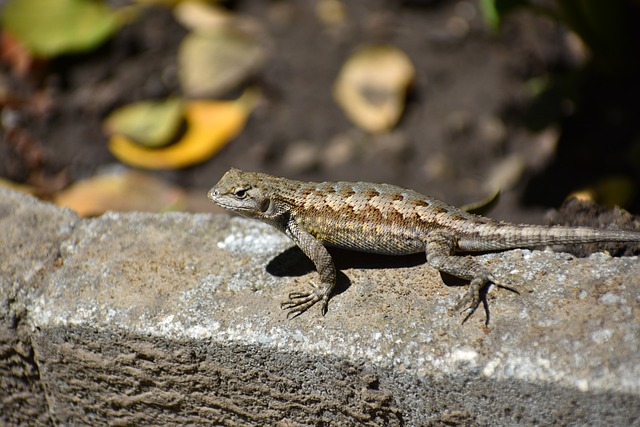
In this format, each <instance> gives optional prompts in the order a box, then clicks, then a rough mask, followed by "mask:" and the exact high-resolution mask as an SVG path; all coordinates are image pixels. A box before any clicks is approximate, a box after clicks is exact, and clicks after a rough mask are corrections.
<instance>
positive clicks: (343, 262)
mask: <svg viewBox="0 0 640 427" xmlns="http://www.w3.org/2000/svg"><path fill="white" fill-rule="evenodd" d="M327 250H328V251H329V254H330V255H331V258H332V259H333V262H334V265H335V267H336V270H337V271H336V274H337V277H336V287H335V288H334V290H333V292H332V293H331V296H332V297H335V296H336V295H339V294H341V293H343V292H345V291H346V290H347V289H349V287H351V280H350V279H349V277H348V276H347V275H345V274H344V273H342V271H341V270H343V269H349V268H360V269H385V268H406V267H416V266H418V265H422V264H425V263H426V262H427V260H426V258H425V255H424V254H423V253H418V254H412V255H381V254H372V253H367V252H360V251H353V250H349V249H340V248H332V247H327ZM266 270H267V273H269V274H271V275H273V276H277V277H300V276H304V275H305V274H308V273H311V272H314V271H316V268H315V265H314V264H313V262H312V261H311V260H310V259H309V258H308V257H307V256H306V255H305V254H304V253H303V252H302V250H301V249H300V248H299V247H297V246H292V247H290V248H289V249H287V250H285V251H283V252H281V253H280V254H278V255H276V256H275V257H274V258H273V259H272V260H271V261H270V262H269V263H268V264H267V267H266ZM440 277H441V279H442V281H443V283H444V284H445V285H446V286H448V287H463V286H468V285H469V281H468V280H465V279H461V278H459V277H456V276H452V275H450V274H447V273H444V272H440ZM505 288H506V289H509V290H512V291H513V289H512V288H509V287H505ZM487 289H488V287H486V286H485V287H483V288H482V289H481V290H480V301H481V303H482V305H483V308H484V311H485V315H486V324H488V323H489V319H490V317H491V316H490V311H489V304H488V301H487ZM515 292H516V293H517V291H515ZM473 312H475V309H474V310H473V311H471V312H470V313H468V314H467V315H465V316H464V319H463V323H464V322H466V321H467V320H468V319H469V317H470V316H471V315H472V314H473Z"/></svg>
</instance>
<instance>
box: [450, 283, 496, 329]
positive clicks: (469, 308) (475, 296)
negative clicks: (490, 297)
mask: <svg viewBox="0 0 640 427" xmlns="http://www.w3.org/2000/svg"><path fill="white" fill-rule="evenodd" d="M488 281H489V279H488V278H486V277H475V278H474V279H473V280H472V281H471V283H469V289H468V290H467V293H466V294H464V295H463V296H462V298H460V300H458V302H457V303H456V305H454V306H453V307H452V308H451V309H449V315H450V316H451V315H454V314H456V313H460V314H465V313H466V318H465V320H466V319H467V318H468V317H469V316H471V315H472V314H473V313H474V312H475V311H476V309H477V308H478V305H480V291H481V290H482V288H483V287H484V285H486V284H487V282H488Z"/></svg>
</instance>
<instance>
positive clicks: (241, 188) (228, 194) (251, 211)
mask: <svg viewBox="0 0 640 427" xmlns="http://www.w3.org/2000/svg"><path fill="white" fill-rule="evenodd" d="M265 177H268V175H264V174H261V173H256V172H244V171H241V170H240V169H236V168H231V169H230V170H229V171H228V172H227V173H225V174H224V175H223V176H222V178H221V179H220V181H219V182H218V183H217V184H216V185H214V186H213V188H212V189H211V190H209V193H208V195H207V196H208V197H209V199H210V200H211V201H212V202H213V203H215V204H216V205H218V206H221V207H223V208H225V209H228V210H230V211H233V212H236V213H239V214H240V215H243V216H246V217H250V218H258V219H266V218H268V217H269V216H270V214H272V213H273V212H271V211H272V210H273V203H272V202H271V199H270V198H269V196H268V194H267V192H266V190H265V188H264V186H263V185H261V184H262V182H263V181H264V179H265Z"/></svg>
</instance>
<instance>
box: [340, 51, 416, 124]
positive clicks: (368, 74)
mask: <svg viewBox="0 0 640 427" xmlns="http://www.w3.org/2000/svg"><path fill="white" fill-rule="evenodd" d="M414 76H415V69H414V67H413V64H412V63H411V60H410V59H409V57H408V56H407V55H406V54H405V53H404V52H402V51H401V50H399V49H397V48H395V47H394V46H390V45H374V46H367V47H364V48H362V49H360V50H358V51H357V52H356V53H354V54H353V55H352V56H351V57H350V58H349V59H348V60H347V62H346V63H345V64H344V65H343V66H342V69H341V70H340V74H339V75H338V79H337V81H336V84H335V87H334V97H335V98H336V100H337V102H338V104H339V105H340V107H342V109H343V110H344V111H345V113H346V114H347V116H348V117H349V119H350V120H351V121H352V122H353V123H355V124H356V125H357V126H358V127H360V128H361V129H363V130H365V131H367V132H371V133H384V132H387V131H389V130H390V129H392V128H393V127H394V126H395V125H396V124H397V123H398V120H399V119H400V116H401V115H402V111H403V110H404V105H405V100H406V92H407V88H408V87H409V85H410V84H411V82H412V81H413V79H414Z"/></svg>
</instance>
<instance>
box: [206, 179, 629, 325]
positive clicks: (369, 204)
mask: <svg viewBox="0 0 640 427" xmlns="http://www.w3.org/2000/svg"><path fill="white" fill-rule="evenodd" d="M208 196H209V199H211V201H213V202H214V203H216V204H217V205H220V206H222V207H223V208H226V209H229V210H231V211H234V212H237V213H239V214H241V215H243V216H246V217H249V218H254V219H258V220H261V221H263V222H266V223H267V224H269V225H271V226H273V227H275V228H277V229H278V230H280V231H282V232H283V233H284V234H286V235H287V236H289V237H290V238H291V239H292V240H293V241H294V242H295V243H296V244H297V245H298V246H299V247H300V249H301V250H302V251H303V252H304V253H305V255H307V256H308V257H309V258H310V259H311V260H312V261H313V263H314V264H315V266H316V269H317V271H318V274H319V275H320V285H319V286H316V285H313V284H312V285H311V289H309V290H308V291H304V292H292V293H291V294H289V300H288V301H286V302H284V303H282V308H283V309H288V310H289V312H288V316H289V317H295V316H298V315H300V314H302V313H304V312H305V311H306V310H308V309H309V308H310V307H312V306H313V305H314V304H316V303H318V302H322V313H323V314H325V313H326V312H327V304H328V301H329V297H330V296H331V292H332V291H333V288H334V287H335V282H336V270H335V267H334V264H333V260H332V259H331V256H330V255H329V252H328V251H327V249H326V248H325V245H326V246H334V247H339V248H344V249H352V250H357V251H363V252H372V253H379V254H386V255H408V254H415V253H420V252H425V253H426V256H427V261H428V262H429V264H430V265H431V266H432V267H434V268H436V269H438V270H439V271H441V272H444V273H448V274H450V275H453V276H456V277H460V278H462V279H465V280H469V281H470V283H469V290H468V291H467V293H466V294H465V295H464V296H463V298H462V299H460V301H459V302H458V303H457V304H456V305H455V307H454V308H453V311H469V313H472V312H473V311H474V310H475V309H476V308H477V306H478V304H479V303H480V291H481V290H482V288H483V287H484V286H485V285H487V284H488V283H489V282H493V283H496V282H495V279H494V277H493V276H492V274H491V272H490V271H489V270H488V269H486V268H485V267H483V266H482V265H480V264H478V263H477V262H476V261H475V260H474V259H473V258H472V257H469V256H459V255H456V253H457V252H478V251H496V250H506V249H515V248H527V247H535V246H542V245H557V244H575V243H593V242H640V232H634V231H617V230H599V229H594V228H586V227H559V226H558V227H547V226H539V225H526V224H512V223H507V222H501V221H495V220H492V219H489V218H485V217H481V216H477V215H473V214H470V213H468V212H465V211H462V210H460V209H458V208H455V207H453V206H450V205H448V204H446V203H444V202H441V201H439V200H436V199H433V198H431V197H428V196H425V195H422V194H420V193H417V192H415V191H412V190H407V189H404V188H400V187H397V186H394V185H389V184H372V183H367V182H301V181H293V180H289V179H286V178H278V177H275V176H271V175H267V174H263V173H257V172H243V171H241V170H239V169H235V168H232V169H231V170H229V171H228V172H227V173H226V174H225V175H224V176H223V177H222V179H220V181H219V182H218V183H217V184H216V185H215V186H214V187H213V188H212V189H211V190H210V191H209V194H208Z"/></svg>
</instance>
